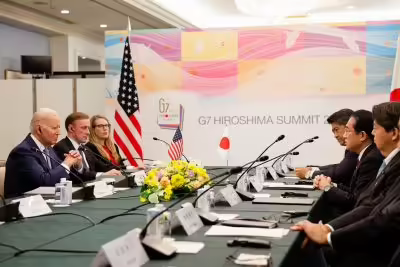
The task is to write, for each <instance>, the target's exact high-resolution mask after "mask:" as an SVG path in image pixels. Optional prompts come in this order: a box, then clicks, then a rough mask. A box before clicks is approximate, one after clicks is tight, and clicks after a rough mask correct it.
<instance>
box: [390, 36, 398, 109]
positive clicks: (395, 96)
mask: <svg viewBox="0 0 400 267" xmlns="http://www.w3.org/2000/svg"><path fill="white" fill-rule="evenodd" d="M390 101H391V102H400V37H399V39H398V40H397V46H396V58H395V60H394V68H393V76H392V90H391V92H390Z"/></svg>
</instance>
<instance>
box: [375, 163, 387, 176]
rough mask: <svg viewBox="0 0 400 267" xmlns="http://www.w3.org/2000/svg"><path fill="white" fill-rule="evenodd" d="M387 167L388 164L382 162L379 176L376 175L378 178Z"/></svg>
mask: <svg viewBox="0 0 400 267" xmlns="http://www.w3.org/2000/svg"><path fill="white" fill-rule="evenodd" d="M385 167H386V162H385V161H383V162H382V165H381V166H380V167H379V170H378V174H377V175H376V177H377V178H378V177H379V175H380V174H381V172H382V171H383V170H384V169H385Z"/></svg>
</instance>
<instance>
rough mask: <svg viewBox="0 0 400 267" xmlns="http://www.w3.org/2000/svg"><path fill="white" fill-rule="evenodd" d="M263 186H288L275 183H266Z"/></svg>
mask: <svg viewBox="0 0 400 267" xmlns="http://www.w3.org/2000/svg"><path fill="white" fill-rule="evenodd" d="M263 185H264V186H268V187H278V186H284V185H286V184H285V183H275V182H264V183H263Z"/></svg>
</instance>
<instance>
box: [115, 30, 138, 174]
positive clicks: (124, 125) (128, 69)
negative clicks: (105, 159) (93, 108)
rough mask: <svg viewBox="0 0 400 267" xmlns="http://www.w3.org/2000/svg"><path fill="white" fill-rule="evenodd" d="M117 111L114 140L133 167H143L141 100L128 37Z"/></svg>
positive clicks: (122, 65)
mask: <svg viewBox="0 0 400 267" xmlns="http://www.w3.org/2000/svg"><path fill="white" fill-rule="evenodd" d="M117 100H118V105H117V108H116V110H115V116H114V118H115V121H116V126H115V129H114V140H115V142H116V143H117V145H118V146H119V147H120V148H121V150H122V151H123V152H124V154H125V156H126V158H127V159H128V160H129V162H130V163H131V165H133V166H135V167H137V166H139V165H140V166H142V165H143V150H142V127H141V126H140V122H139V117H140V112H139V98H138V91H137V89H136V86H135V75H134V72H133V64H132V55H131V48H130V45H129V37H126V40H125V46H124V55H123V58H122V64H121V76H120V81H119V89H118V97H117Z"/></svg>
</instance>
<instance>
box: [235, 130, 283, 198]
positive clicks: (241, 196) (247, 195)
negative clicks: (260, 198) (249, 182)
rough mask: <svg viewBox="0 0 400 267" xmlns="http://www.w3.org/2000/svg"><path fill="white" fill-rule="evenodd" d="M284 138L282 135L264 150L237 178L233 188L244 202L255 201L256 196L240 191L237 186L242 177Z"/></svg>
mask: <svg viewBox="0 0 400 267" xmlns="http://www.w3.org/2000/svg"><path fill="white" fill-rule="evenodd" d="M284 138H285V135H283V134H282V135H280V136H279V137H278V138H277V139H276V140H275V141H274V142H272V143H271V144H270V145H269V146H267V148H266V149H264V151H263V152H261V154H260V155H259V156H258V157H257V159H256V160H255V161H253V162H252V163H251V164H250V166H249V167H247V169H246V170H245V171H244V172H243V173H242V174H241V175H240V176H239V177H238V178H237V180H236V183H235V185H234V186H233V188H235V189H236V193H238V195H239V196H240V198H241V199H242V200H253V199H254V196H253V194H250V193H249V192H245V191H243V190H242V189H238V188H237V185H238V183H239V181H240V179H242V177H243V176H244V174H245V173H246V172H248V171H249V170H250V168H251V167H252V166H253V165H254V163H256V162H257V160H258V159H259V158H260V157H261V156H262V155H263V154H264V153H265V152H266V151H267V150H268V149H269V148H270V147H271V146H273V145H274V144H275V143H277V142H279V141H282V140H283V139H284Z"/></svg>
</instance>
